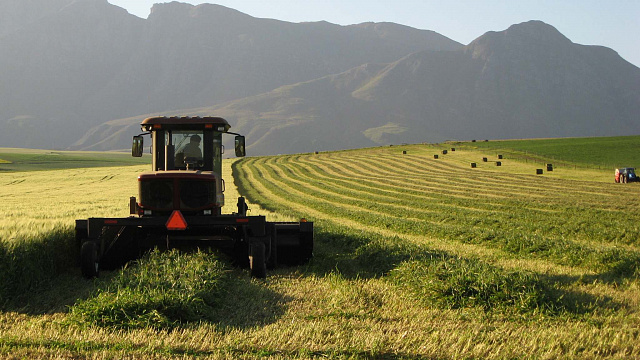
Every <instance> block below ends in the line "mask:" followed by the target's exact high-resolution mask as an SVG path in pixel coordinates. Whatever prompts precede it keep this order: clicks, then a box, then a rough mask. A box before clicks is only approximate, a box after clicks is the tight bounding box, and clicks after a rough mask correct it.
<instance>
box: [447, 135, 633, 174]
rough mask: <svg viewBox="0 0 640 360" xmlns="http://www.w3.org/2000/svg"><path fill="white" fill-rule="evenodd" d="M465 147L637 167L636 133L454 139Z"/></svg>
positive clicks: (531, 158)
mask: <svg viewBox="0 0 640 360" xmlns="http://www.w3.org/2000/svg"><path fill="white" fill-rule="evenodd" d="M457 145H459V146H461V147H462V148H465V149H478V150H484V151H492V152H494V153H496V154H497V153H505V154H508V155H510V156H512V157H517V158H518V159H521V160H525V161H526V160H529V161H536V160H538V161H539V162H541V163H544V162H546V163H553V162H556V163H561V164H566V165H578V166H586V167H595V168H601V169H605V168H608V169H611V170H613V169H615V168H619V167H636V166H638V167H640V136H618V137H593V138H562V139H534V140H491V141H488V142H485V141H476V142H473V143H472V142H464V143H457Z"/></svg>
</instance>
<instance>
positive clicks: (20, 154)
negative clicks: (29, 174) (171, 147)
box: [0, 148, 150, 173]
mask: <svg viewBox="0 0 640 360" xmlns="http://www.w3.org/2000/svg"><path fill="white" fill-rule="evenodd" d="M149 161H150V160H149V157H148V156H147V157H144V156H143V157H142V158H134V157H132V156H131V154H130V153H124V152H123V153H120V152H92V151H56V150H33V149H15V148H0V173H2V172H22V171H35V170H54V169H72V168H88V167H105V166H127V165H137V164H148V163H149Z"/></svg>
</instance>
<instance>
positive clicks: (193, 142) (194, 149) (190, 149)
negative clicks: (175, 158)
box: [182, 135, 202, 160]
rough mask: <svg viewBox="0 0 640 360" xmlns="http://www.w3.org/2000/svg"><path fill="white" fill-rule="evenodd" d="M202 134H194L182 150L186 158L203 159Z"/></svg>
mask: <svg viewBox="0 0 640 360" xmlns="http://www.w3.org/2000/svg"><path fill="white" fill-rule="evenodd" d="M200 140H201V138H200V136H198V135H193V136H191V139H190V140H189V143H188V144H187V145H186V146H185V147H184V149H183V150H182V151H183V152H184V158H185V159H188V158H195V159H196V160H202V150H200Z"/></svg>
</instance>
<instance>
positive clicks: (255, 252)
mask: <svg viewBox="0 0 640 360" xmlns="http://www.w3.org/2000/svg"><path fill="white" fill-rule="evenodd" d="M250 247H251V250H250V254H249V268H251V277H254V278H257V279H264V278H266V277H267V262H266V259H265V246H264V243H263V242H255V243H253V244H251V245H250Z"/></svg>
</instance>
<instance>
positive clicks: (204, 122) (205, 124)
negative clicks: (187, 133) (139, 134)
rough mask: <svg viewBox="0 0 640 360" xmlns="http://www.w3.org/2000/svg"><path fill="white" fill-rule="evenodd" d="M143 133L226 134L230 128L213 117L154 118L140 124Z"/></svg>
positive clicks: (222, 121) (223, 120) (221, 119)
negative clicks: (201, 132)
mask: <svg viewBox="0 0 640 360" xmlns="http://www.w3.org/2000/svg"><path fill="white" fill-rule="evenodd" d="M140 126H141V127H142V130H143V131H151V130H154V129H155V130H159V129H164V130H182V129H184V130H204V129H213V130H215V131H220V132H227V131H228V130H229V128H230V127H231V126H230V125H229V123H228V122H227V120H225V119H223V118H221V117H214V116H202V117H200V116H193V117H192V116H171V117H168V116H154V117H150V118H146V119H144V120H143V121H142V123H140Z"/></svg>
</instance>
